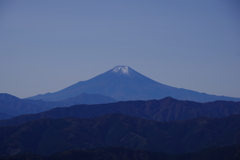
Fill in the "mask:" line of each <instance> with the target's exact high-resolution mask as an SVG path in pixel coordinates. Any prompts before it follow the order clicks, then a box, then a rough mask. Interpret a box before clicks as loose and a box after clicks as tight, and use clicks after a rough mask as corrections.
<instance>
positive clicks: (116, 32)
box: [0, 0, 240, 98]
mask: <svg viewBox="0 0 240 160" xmlns="http://www.w3.org/2000/svg"><path fill="white" fill-rule="evenodd" d="M116 65H128V66H130V67H131V68H133V69H134V70H136V71H138V72H140V73H142V74H144V75H145V76H147V77H149V78H151V79H153V80H155V81H158V82H160V83H163V84H166V85H170V86H173V87H178V88H185V89H190V90H195V91H198V92H204V93H208V94H215V95H225V96H232V97H240V84H239V83H240V74H239V73H240V72H239V70H240V1H238V0H211V1H209V0H181V1H179V0H171V1H165V0H138V1H137V0H132V1H129V0H121V1H120V0H118V1H117V0H115V1H113V0H101V1H99V0H88V1H79V0H68V1H67V0H34V1H32V0H24V1H19V0H11V1H9V0H0V92H1V93H9V94H12V95H15V96H18V97H20V98H25V97H29V96H33V95H36V94H40V93H41V94H43V93H47V92H55V91H58V90H60V89H63V88H65V87H68V86H70V85H72V84H74V83H77V82H78V81H83V80H88V79H90V78H92V77H94V76H96V75H98V74H101V73H103V72H105V71H107V70H110V69H111V68H113V67H114V66H116Z"/></svg>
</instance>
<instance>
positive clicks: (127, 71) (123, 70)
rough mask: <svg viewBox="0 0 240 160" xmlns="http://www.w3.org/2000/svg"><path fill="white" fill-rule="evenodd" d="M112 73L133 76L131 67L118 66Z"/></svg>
mask: <svg viewBox="0 0 240 160" xmlns="http://www.w3.org/2000/svg"><path fill="white" fill-rule="evenodd" d="M112 72H114V73H120V74H125V75H131V72H130V67H128V66H116V67H114V68H113V69H112Z"/></svg>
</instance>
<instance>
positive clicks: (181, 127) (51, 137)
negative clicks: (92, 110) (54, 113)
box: [0, 114, 240, 155]
mask: <svg viewBox="0 0 240 160" xmlns="http://www.w3.org/2000/svg"><path fill="white" fill-rule="evenodd" d="M239 135H240V115H233V116H230V117H225V118H215V119H214V118H195V119H191V120H187V121H179V122H156V121H153V120H146V119H139V118H135V117H130V116H126V115H122V114H109V115H105V116H102V117H97V118H94V119H78V118H63V119H41V120H36V121H31V122H28V123H25V124H22V125H17V126H8V127H0V142H1V143H0V150H1V151H2V152H7V153H8V154H11V153H13V154H15V153H21V152H29V153H36V154H40V155H51V154H53V153H57V152H61V151H66V150H70V149H92V148H99V147H103V146H123V147H128V148H131V149H143V150H148V151H154V152H165V153H171V154H177V153H185V152H194V151H197V150H200V149H203V148H206V147H210V146H229V145H236V144H240V139H239Z"/></svg>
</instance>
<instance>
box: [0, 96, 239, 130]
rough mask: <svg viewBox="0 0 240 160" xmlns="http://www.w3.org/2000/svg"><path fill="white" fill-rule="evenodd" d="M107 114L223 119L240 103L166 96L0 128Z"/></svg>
mask: <svg viewBox="0 0 240 160" xmlns="http://www.w3.org/2000/svg"><path fill="white" fill-rule="evenodd" d="M110 113H122V114H125V115H130V116H134V117H139V118H145V119H151V120H156V121H175V120H186V119H191V118H195V117H226V116H229V115H232V114H240V102H231V101H215V102H208V103H198V102H192V101H181V100H176V99H173V98H171V97H167V98H164V99H161V100H149V101H125V102H115V103H108V104H95V105H75V106H71V107H65V108H64V107H63V108H54V109H51V110H49V111H45V112H42V113H37V114H31V115H20V116H17V117H13V118H12V119H9V120H1V121H0V126H6V125H15V124H21V123H24V122H27V121H31V120H36V119H40V118H63V117H77V118H94V117H97V116H102V115H105V114H110Z"/></svg>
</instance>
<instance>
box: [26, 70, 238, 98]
mask: <svg viewBox="0 0 240 160" xmlns="http://www.w3.org/2000/svg"><path fill="white" fill-rule="evenodd" d="M82 93H88V94H102V95H105V96H110V97H112V98H114V99H116V100H119V101H126V100H149V99H162V98H164V97H169V96H170V97H173V98H175V99H179V100H191V101H197V102H209V101H215V100H227V101H240V98H233V97H225V96H215V95H209V94H206V93H199V92H196V91H191V90H186V89H182V88H175V87H171V86H168V85H165V84H161V83H159V82H156V81H154V80H152V79H150V78H148V77H146V76H144V75H142V74H140V73H138V72H137V71H135V70H133V69H132V68H130V67H129V66H116V67H114V68H113V69H111V70H109V71H107V72H105V73H103V74H100V75H98V76H96V77H93V78H92V79H89V80H86V81H80V82H78V83H76V84H73V85H72V86H69V87H67V88H65V89H62V90H60V91H57V92H54V93H46V94H40V95H36V96H33V97H29V98H28V99H42V100H47V101H57V100H63V99H67V98H70V97H74V96H77V95H80V94H82Z"/></svg>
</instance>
